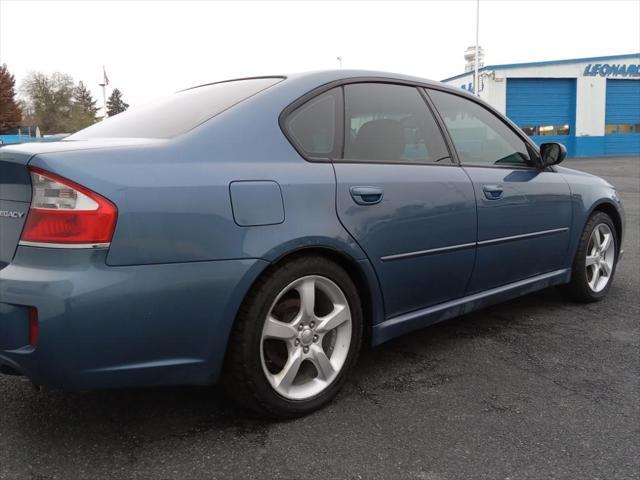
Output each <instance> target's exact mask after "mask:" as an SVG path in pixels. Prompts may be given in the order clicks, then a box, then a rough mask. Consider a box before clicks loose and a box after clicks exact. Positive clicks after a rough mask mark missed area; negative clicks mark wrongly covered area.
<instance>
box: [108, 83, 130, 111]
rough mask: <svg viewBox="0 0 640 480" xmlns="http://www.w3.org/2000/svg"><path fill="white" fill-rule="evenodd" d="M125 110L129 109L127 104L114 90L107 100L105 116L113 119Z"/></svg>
mask: <svg viewBox="0 0 640 480" xmlns="http://www.w3.org/2000/svg"><path fill="white" fill-rule="evenodd" d="M127 108H129V104H128V103H125V101H124V100H123V99H122V92H120V90H118V89H117V88H115V89H114V90H113V92H112V93H111V95H110V96H109V99H108V100H107V115H109V116H110V117H113V116H114V115H117V114H118V113H121V112H124V111H125V110H126V109H127Z"/></svg>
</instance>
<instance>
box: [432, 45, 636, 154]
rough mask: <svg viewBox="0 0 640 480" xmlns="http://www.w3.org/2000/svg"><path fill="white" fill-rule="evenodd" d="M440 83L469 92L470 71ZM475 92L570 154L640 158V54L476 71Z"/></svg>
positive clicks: (534, 134)
mask: <svg viewBox="0 0 640 480" xmlns="http://www.w3.org/2000/svg"><path fill="white" fill-rule="evenodd" d="M443 82H444V83H448V84H451V85H457V86H459V87H460V88H463V89H466V90H470V91H474V90H475V89H474V85H473V83H474V72H473V71H467V72H465V73H462V74H460V75H456V76H454V77H450V78H447V79H445V80H443ZM478 91H479V96H480V98H482V99H483V100H485V101H487V102H488V103H490V104H491V105H493V106H494V107H495V108H497V109H498V110H499V111H501V112H503V113H505V114H506V115H507V116H508V117H509V118H510V119H511V120H513V121H514V122H515V123H516V124H517V125H518V126H519V127H521V128H522V129H523V130H524V131H525V132H526V133H527V134H528V135H530V136H531V137H532V138H533V139H534V140H535V141H536V142H537V143H544V142H549V141H554V142H560V143H562V144H564V145H565V146H566V147H567V150H568V153H569V156H572V157H589V156H608V155H638V156H640V53H633V54H628V55H612V56H606V57H591V58H573V59H568V60H552V61H546V62H533V63H517V64H507V65H487V66H483V67H481V68H480V69H479V81H478Z"/></svg>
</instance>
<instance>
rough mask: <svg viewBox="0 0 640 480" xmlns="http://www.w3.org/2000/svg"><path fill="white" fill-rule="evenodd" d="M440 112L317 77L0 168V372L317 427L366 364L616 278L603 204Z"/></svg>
mask: <svg viewBox="0 0 640 480" xmlns="http://www.w3.org/2000/svg"><path fill="white" fill-rule="evenodd" d="M564 156H565V150H564V147H563V146H562V145H559V144H556V143H548V144H543V145H542V146H541V147H540V148H538V147H537V146H536V145H535V144H534V143H533V142H532V141H531V140H530V139H529V138H528V137H527V136H526V135H525V134H523V132H521V131H520V130H519V129H518V128H517V127H516V126H515V125H514V124H513V123H511V122H510V121H509V120H508V119H506V118H505V117H504V116H502V115H501V114H500V113H498V112H497V111H495V110H494V109H493V108H491V107H490V106H488V105H487V104H485V103H483V102H482V101H480V100H478V99H477V98H475V97H474V96H472V95H470V94H468V93H466V92H464V91H462V90H458V89H452V88H450V87H447V86H445V85H442V84H440V83H436V82H430V81H427V80H423V79H419V78H413V77H408V76H402V75H390V74H384V73H380V72H366V71H348V70H339V71H329V72H316V73H306V74H298V75H292V76H288V77H284V76H283V77H275V76H274V77H259V78H247V79H240V80H231V81H227V82H220V83H214V84H209V85H203V86H199V87H195V88H191V89H187V90H184V91H180V92H177V93H176V94H174V95H171V96H169V97H167V98H165V99H164V100H161V101H159V102H157V103H154V104H152V105H149V106H146V107H141V108H137V109H132V110H130V111H127V112H125V113H121V114H119V115H116V116H114V117H113V118H109V119H107V120H105V121H103V122H100V123H99V124H96V125H93V126H91V127H89V128H87V129H85V130H82V131H80V132H78V133H76V134H74V135H71V136H69V137H67V138H65V139H64V140H63V141H60V142H57V143H48V144H26V145H19V146H6V147H3V148H2V149H0V371H1V372H2V373H5V374H13V375H26V376H27V377H28V378H29V379H30V380H31V381H32V382H34V383H35V384H37V385H43V386H48V387H52V388H64V389H87V388H111V387H138V386H149V385H176V384H192V385H193V384H199V385H203V384H212V383H216V382H218V381H220V382H221V383H222V384H223V385H224V386H225V387H226V391H227V392H228V393H229V394H230V395H231V396H232V397H233V398H234V399H236V400H237V401H238V402H239V403H241V404H242V405H245V406H246V407H248V408H251V409H254V410H256V411H258V412H261V413H262V414H265V415H270V416H275V417H292V416H296V415H301V414H305V413H308V412H311V411H313V410H314V409H317V408H319V407H321V406H322V405H324V404H325V403H327V402H328V401H329V400H330V399H331V398H332V397H333V396H334V395H336V393H337V392H338V391H339V389H340V388H341V387H342V385H343V384H344V382H345V381H346V379H347V376H348V373H349V371H350V370H352V369H353V367H354V364H355V363H356V359H357V357H358V352H359V350H360V347H361V345H362V344H363V343H365V342H366V343H368V344H371V345H377V344H380V343H382V342H385V341H387V340H389V339H391V338H394V337H396V336H398V335H402V334H405V333H407V332H410V331H412V330H414V329H417V328H423V327H426V326H428V325H430V324H433V323H435V322H439V321H441V320H445V319H447V318H451V317H454V316H458V315H462V314H464V313H467V312H470V311H472V310H476V309H478V308H482V307H485V306H487V305H490V304H494V303H496V302H501V301H504V300H507V299H510V298H513V297H516V296H519V295H523V294H526V293H529V292H533V291H535V290H539V289H543V288H546V287H550V286H553V285H563V288H564V289H565V290H566V291H567V293H568V294H569V295H571V296H572V297H573V298H574V299H577V300H580V301H586V302H591V301H597V300H599V299H601V298H602V297H604V296H605V295H606V293H607V291H608V289H609V288H610V287H611V284H612V280H613V277H614V274H615V270H616V264H617V262H618V260H619V259H620V258H621V256H622V250H621V244H622V239H623V234H624V212H623V208H622V205H621V201H620V197H619V196H618V194H617V193H616V191H615V189H614V188H613V187H612V186H611V185H610V184H608V183H607V182H606V181H604V180H602V179H600V178H598V177H594V176H591V175H587V174H585V173H581V172H577V171H574V170H571V169H568V168H563V167H560V166H558V164H559V163H560V162H561V161H562V160H563V158H564Z"/></svg>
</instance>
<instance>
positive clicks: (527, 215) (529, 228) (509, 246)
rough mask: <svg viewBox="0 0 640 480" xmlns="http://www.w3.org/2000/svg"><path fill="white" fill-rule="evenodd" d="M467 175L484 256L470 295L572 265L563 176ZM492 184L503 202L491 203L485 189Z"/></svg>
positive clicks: (474, 170)
mask: <svg viewBox="0 0 640 480" xmlns="http://www.w3.org/2000/svg"><path fill="white" fill-rule="evenodd" d="M464 170H465V171H466V172H467V174H468V175H469V178H470V179H471V180H472V181H473V185H474V188H475V195H476V201H477V208H478V252H477V256H476V265H475V268H474V271H473V276H472V278H471V283H470V286H469V291H468V292H467V293H477V292H480V291H483V290H487V289H489V288H494V287H499V286H501V285H506V284H509V283H512V282H515V281H518V280H521V279H523V278H528V277H533V276H535V275H539V274H541V273H546V272H551V271H553V270H558V269H560V268H565V267H566V266H567V265H566V258H567V251H568V247H569V237H570V235H569V233H570V232H569V228H570V226H571V220H572V206H571V201H570V196H569V193H570V190H569V186H568V185H567V182H566V180H565V179H564V177H563V176H562V175H560V174H558V173H556V172H553V171H540V170H538V169H528V168H492V167H467V166H465V167H464ZM492 185H496V186H499V187H500V191H501V197H500V198H488V196H487V192H485V191H484V188H486V186H492Z"/></svg>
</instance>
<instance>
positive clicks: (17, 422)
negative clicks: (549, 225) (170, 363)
mask: <svg viewBox="0 0 640 480" xmlns="http://www.w3.org/2000/svg"><path fill="white" fill-rule="evenodd" d="M565 165H566V166H569V167H573V168H577V169H580V170H585V171H587V172H591V173H595V174H598V175H601V176H604V177H605V178H607V179H608V180H609V181H610V182H612V183H613V184H615V185H616V186H617V188H618V189H619V191H620V193H621V194H622V197H623V199H624V202H625V206H626V211H627V237H626V240H625V245H624V247H625V250H626V254H625V257H624V260H623V261H622V262H621V264H620V265H619V268H618V271H617V277H616V279H615V283H614V285H613V286H612V288H611V290H610V292H609V295H608V297H607V298H606V299H605V300H604V301H602V302H600V303H597V304H591V305H579V304H574V303H571V302H568V301H566V300H565V299H563V298H562V296H561V295H559V293H558V292H557V291H556V290H553V289H552V290H548V291H544V292H540V293H537V294H533V295H530V296H527V297H523V298H520V299H517V300H514V301H511V302H508V303H506V304H503V305H500V306H496V307H492V308H489V309H486V310H483V311H480V312H477V313H473V314H470V315H466V316H464V317H461V318H458V319H455V320H451V321H448V322H445V323H442V324H439V325H436V326H433V327H431V328H428V329H425V330H422V331H419V332H416V333H413V334H411V335H407V336H404V337H402V338H398V339H396V340H394V341H391V342H389V343H387V344H385V345H383V346H381V347H378V348H375V349H371V350H369V351H365V352H364V353H363V355H362V357H361V360H360V363H359V366H358V368H357V371H356V372H355V375H353V377H352V379H351V381H350V382H349V383H348V384H347V385H346V388H345V389H344V390H343V392H342V393H341V394H340V395H339V396H338V398H337V399H336V401H334V402H333V403H332V404H331V405H329V406H328V407H327V408H325V409H323V410H322V411H320V412H318V413H316V414H314V415H311V416H309V417H307V418H303V419H299V420H296V421H290V422H285V423H272V422H266V421H264V420H261V419H257V418H255V417H252V416H250V415H249V414H247V413H245V412H243V411H239V410H237V409H236V408H235V407H234V406H233V405H229V404H228V403H227V401H226V400H225V399H224V397H223V396H222V395H221V393H220V392H219V391H218V390H217V389H215V388H167V389H146V390H121V391H98V392H86V393H63V392H41V393H38V392H36V391H34V390H33V389H32V388H31V386H30V385H29V384H28V383H27V382H25V381H23V380H21V379H19V378H14V377H3V376H0V405H1V408H0V478H1V479H53V478H59V479H65V480H66V479H74V478H91V479H94V478H100V479H110V478H141V479H147V478H148V479H165V478H166V479H169V478H176V479H185V478H187V479H190V478H205V477H206V478H291V479H294V478H296V479H297V478H306V479H316V478H318V479H329V478H340V479H343V478H346V479H360V478H362V479H372V478H376V479H377V478H381V479H396V478H416V479H425V480H449V479H465V480H466V479H491V480H494V479H513V480H517V479H579V480H583V479H591V478H594V479H595V478H598V479H605V480H612V479H631V478H640V448H639V447H640V431H639V426H640V400H639V399H640V395H639V394H640V380H639V379H640V355H639V353H640V348H639V346H640V334H639V329H638V320H639V319H640V315H639V313H640V295H639V294H640V288H639V286H640V279H639V275H640V268H639V267H640V260H639V255H640V244H639V238H638V237H639V224H638V216H639V213H640V212H639V210H640V198H639V196H640V184H639V182H640V175H639V173H640V159H638V158H619V159H589V160H567V161H566V162H565Z"/></svg>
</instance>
